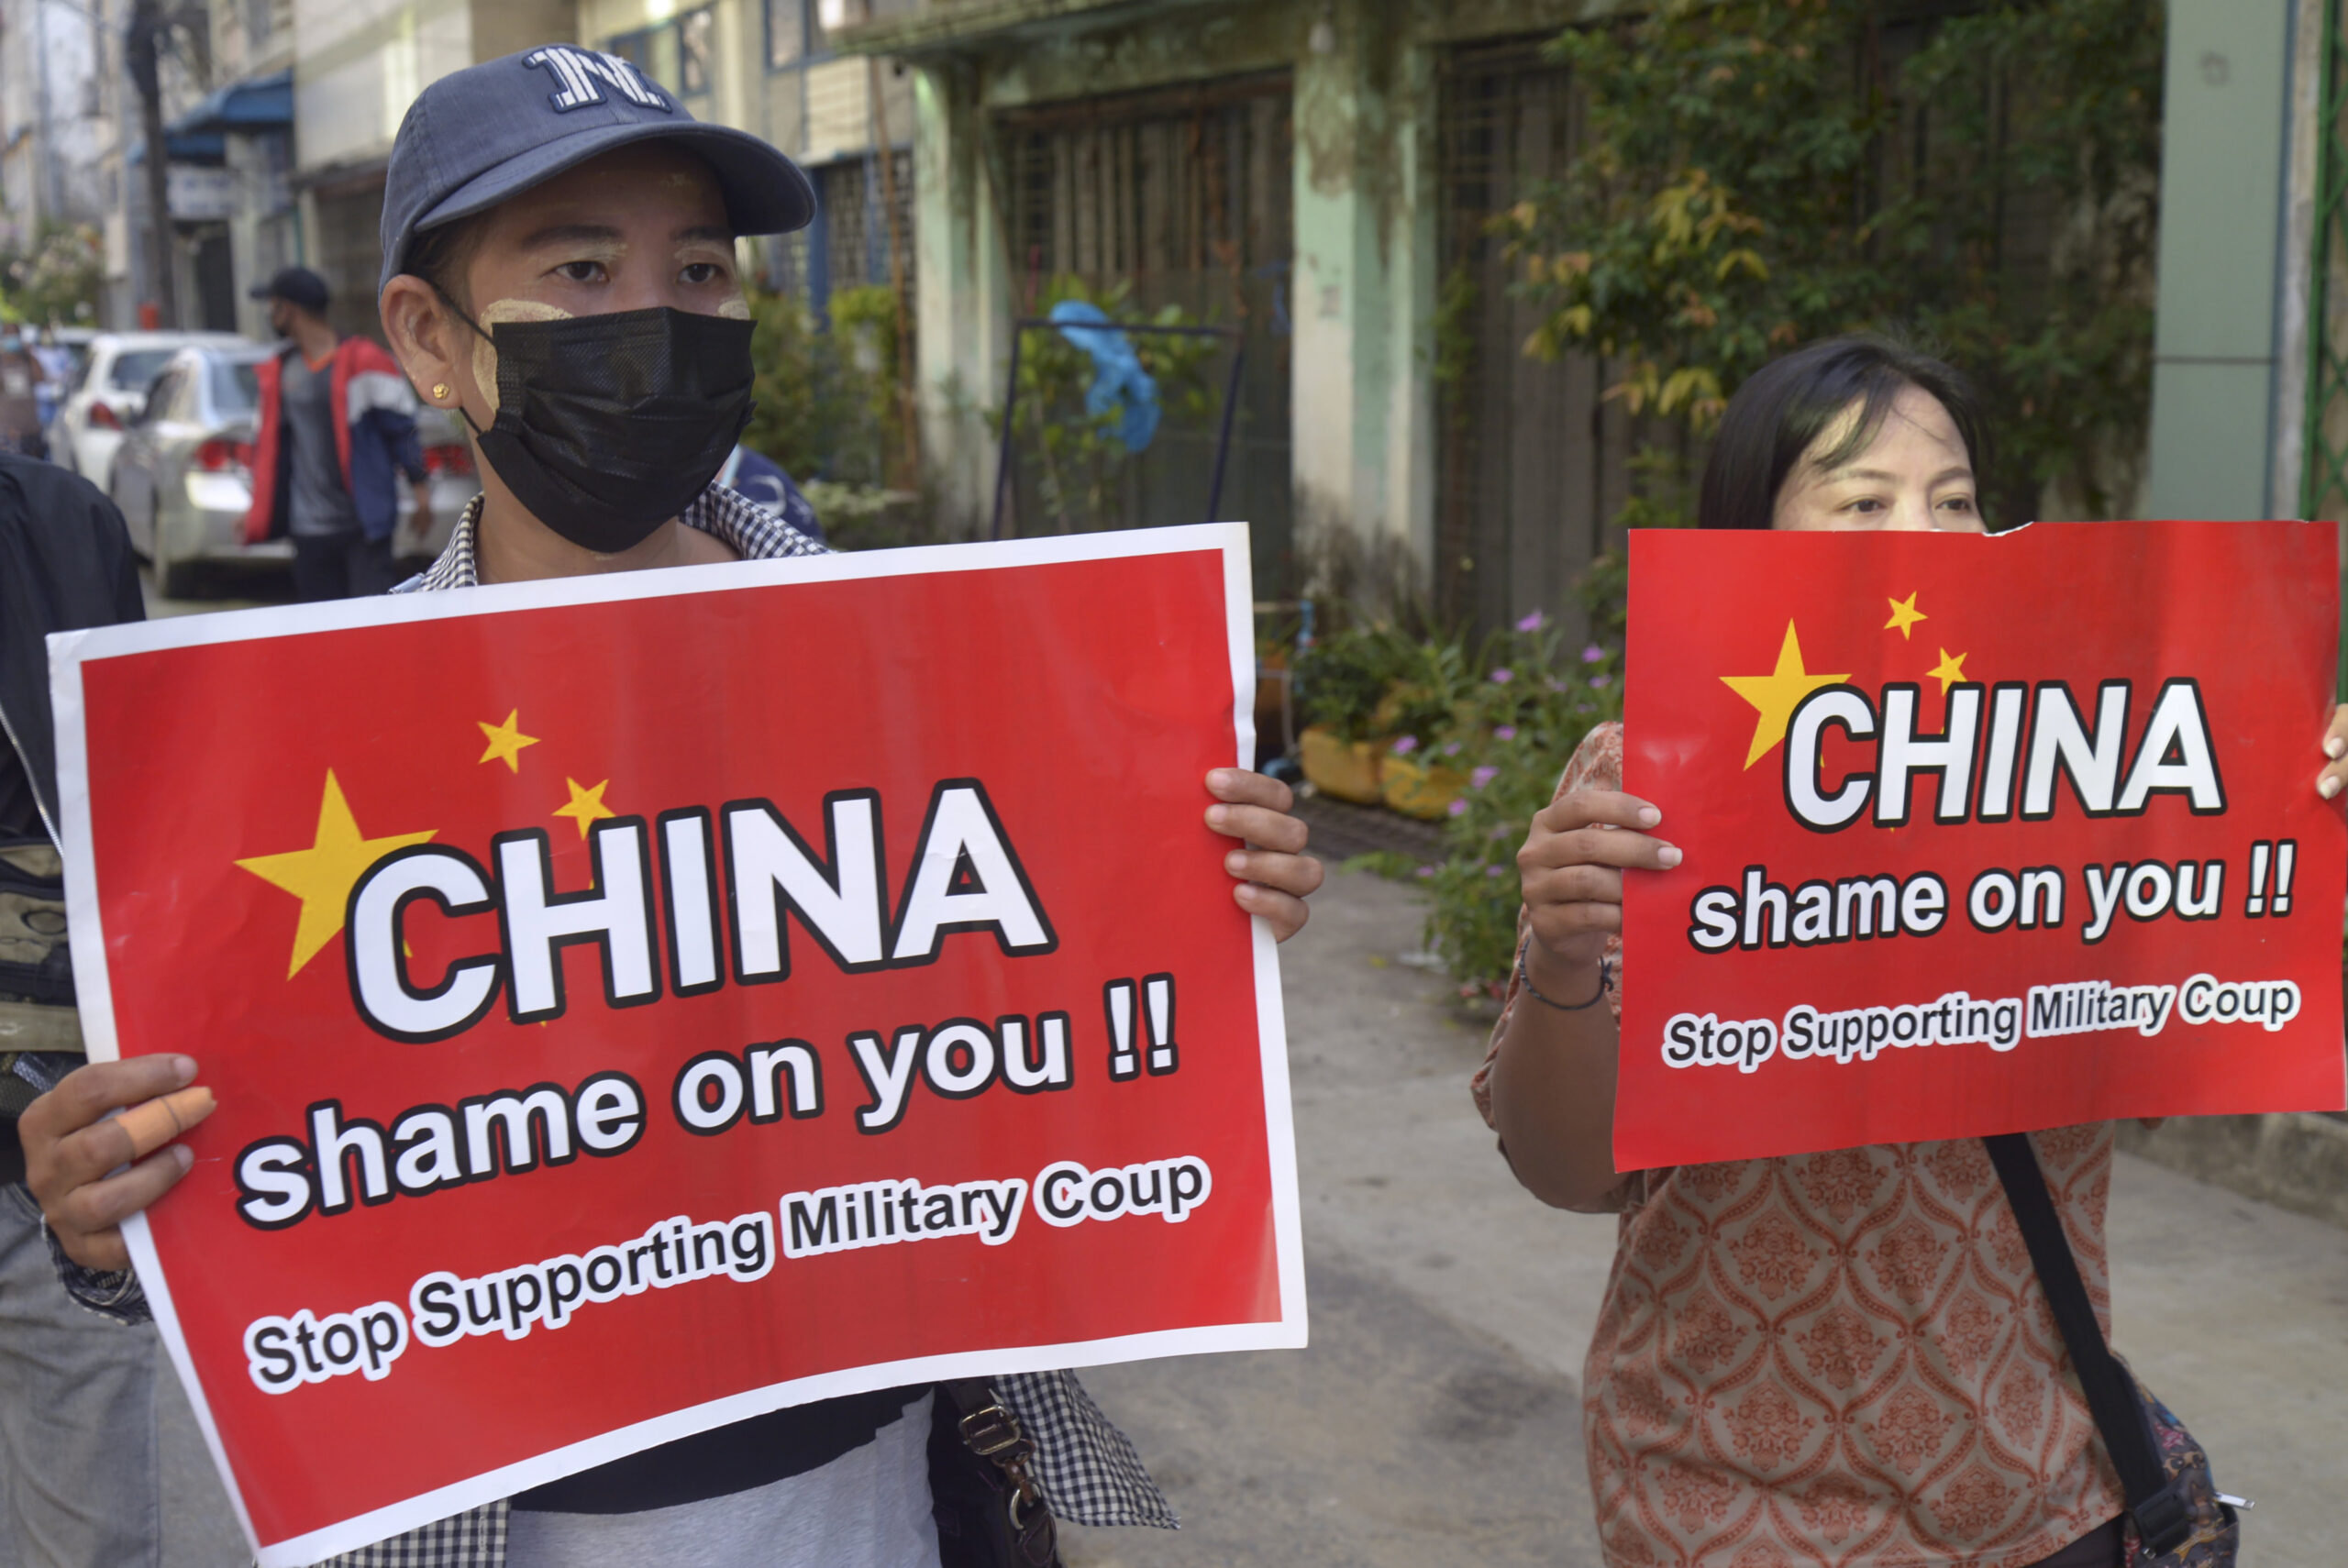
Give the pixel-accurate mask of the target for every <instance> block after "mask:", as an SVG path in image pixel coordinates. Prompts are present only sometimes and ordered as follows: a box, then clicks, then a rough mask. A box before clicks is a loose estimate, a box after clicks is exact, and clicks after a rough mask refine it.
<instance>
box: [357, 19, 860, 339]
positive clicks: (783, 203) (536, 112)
mask: <svg viewBox="0 0 2348 1568" xmlns="http://www.w3.org/2000/svg"><path fill="white" fill-rule="evenodd" d="M645 141H668V142H674V143H676V144H678V145H680V146H681V147H684V148H687V149H691V150H692V151H693V152H696V153H698V154H700V155H701V157H702V158H703V159H704V160H707V161H708V163H709V166H710V169H711V170H712V171H714V173H715V174H716V176H717V184H718V188H719V190H720V191H722V192H723V193H725V211H726V215H727V216H728V217H729V218H730V219H731V220H732V222H733V225H734V232H735V233H737V234H785V233H788V232H790V231H791V230H792V229H794V228H804V227H806V226H807V225H808V224H810V223H811V222H813V221H814V216H815V190H814V186H812V185H810V184H809V183H808V182H807V176H806V175H805V174H803V173H802V172H801V171H800V169H799V166H798V165H797V164H795V163H793V162H792V161H791V160H790V159H788V158H785V157H784V156H783V155H782V154H781V152H780V151H778V150H777V149H774V148H773V147H771V146H770V145H769V144H768V143H766V142H764V141H762V140H760V139H759V138H757V137H755V136H752V135H751V134H750V133H749V132H748V131H739V130H736V129H734V128H733V127H730V126H712V125H703V124H702V123H701V122H700V121H698V120H696V119H694V118H693V117H692V116H691V115H689V114H687V113H686V112H685V110H684V107H683V105H680V104H679V103H678V102H677V100H676V99H675V98H674V97H672V96H670V94H669V93H668V92H666V91H665V90H664V89H662V87H661V86H660V85H659V83H656V82H653V81H652V80H650V79H649V78H648V77H647V76H646V75H645V74H644V73H643V72H640V71H638V70H637V68H636V67H635V66H633V65H631V64H629V63H628V62H627V61H625V60H622V59H621V58H620V57H619V56H617V55H613V54H599V53H597V52H596V51H595V50H590V49H582V48H580V47H579V46H577V45H575V44H547V45H544V46H543V47H541V48H538V49H530V50H522V51H521V52H520V53H518V54H509V55H507V56H506V57H505V58H504V59H503V60H493V61H487V62H485V63H483V64H481V65H473V66H468V67H466V68H465V69H464V70H462V71H457V72H450V73H449V74H448V75H446V76H443V77H442V78H440V80H438V81H437V82H435V83H432V85H431V86H429V87H426V89H425V90H424V92H423V93H422V94H421V95H419V96H418V97H417V99H416V100H415V103H414V104H412V105H409V106H408V111H407V117H406V118H405V119H404V120H402V121H401V122H400V134H399V136H398V138H397V139H395V140H394V141H393V143H392V157H391V162H390V164H389V166H388V167H387V168H386V169H385V170H384V171H383V228H382V241H383V274H382V278H381V279H379V280H378V281H377V283H376V289H377V291H378V292H379V293H380V292H381V291H382V287H383V285H384V284H387V283H389V282H391V281H392V280H393V278H395V277H397V276H398V275H399V274H400V273H402V272H404V271H407V261H408V257H409V254H410V252H411V251H412V250H413V248H415V239H416V236H417V235H419V234H421V233H423V232H424V231H425V230H426V229H428V228H435V227H437V226H439V225H441V224H444V223H452V222H454V221H455V220H457V219H458V218H463V217H471V216H472V215H474V214H475V213H481V212H487V211H488V210H489V209H490V208H492V207H493V206H495V205H497V204H498V203H500V202H503V201H504V200H505V199H507V198H508V197H510V196H514V195H517V194H519V193H522V192H524V191H526V190H528V189H529V188H530V187H531V186H533V185H537V184H541V183H543V182H546V181H548V180H550V179H552V178H554V176H556V175H558V174H559V173H561V172H562V171H564V170H566V169H570V168H574V167H576V166H577V165H579V164H581V163H584V162H585V161H586V160H589V159H591V158H594V157H596V156H598V155H600V154H602V153H606V152H609V151H611V150H612V149H614V148H615V147H628V146H631V145H633V144H635V143H637V142H645Z"/></svg>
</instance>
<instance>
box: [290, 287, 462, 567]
mask: <svg viewBox="0 0 2348 1568" xmlns="http://www.w3.org/2000/svg"><path fill="white" fill-rule="evenodd" d="M252 297H253V298H255V299H257V300H267V301H268V302H269V326H270V330H271V331H272V332H275V333H276V334H277V335H278V336H279V337H282V338H284V339H285V340H286V343H285V347H284V348H282V349H280V350H279V351H278V352H277V354H276V355H275V356H274V357H272V358H271V359H264V360H262V361H261V362H260V366H259V368H258V371H257V374H258V376H259V379H260V388H259V392H260V396H259V402H260V430H259V431H258V432H256V434H255V436H254V439H253V500H252V506H251V507H250V509H249V510H248V511H247V512H246V513H245V542H246V543H247V544H251V545H257V544H260V542H261V541H262V540H264V539H276V538H283V537H288V536H290V537H291V538H292V539H293V541H294V596H295V597H296V598H298V599H301V600H303V601H305V602H309V601H314V600H320V599H350V598H356V597H358V596H359V595H360V594H367V593H382V592H383V591H386V590H388V589H389V588H390V587H391V586H392V585H393V583H394V582H397V581H398V580H399V572H398V569H396V568H395V567H393V564H392V530H393V527H394V526H395V525H397V524H398V522H399V513H400V501H399V487H398V483H397V480H396V477H395V476H396V475H398V474H401V473H404V474H406V475H407V478H408V483H409V485H410V487H411V488H412V489H413V490H414V491H415V525H416V531H417V533H418V534H423V533H426V532H428V531H429V529H430V525H431V513H430V510H429V505H430V503H429V501H428V497H429V495H430V493H431V486H430V484H429V483H428V482H427V480H426V474H425V469H424V449H423V447H422V446H421V445H420V444H419V443H418V441H417V439H416V433H415V397H414V396H413V394H411V393H410V392H409V391H408V385H407V381H406V378H405V377H404V376H402V375H401V374H400V369H399V366H398V365H397V364H395V363H393V359H392V357H391V356H390V355H389V354H386V353H384V352H383V350H382V348H381V347H380V346H378V345H377V344H375V343H373V342H371V341H370V340H369V339H367V338H364V337H341V336H340V335H339V334H338V333H337V332H336V331H335V329H334V328H333V327H332V326H328V325H327V299H328V297H329V296H328V294H327V281H326V280H325V279H324V278H321V277H319V276H318V275H317V274H316V272H313V271H310V270H309V269H308V268H306V267H287V268H284V269H282V270H281V271H279V272H278V274H277V275H276V276H275V277H273V278H271V279H270V281H269V282H266V283H259V284H256V285H254V287H253V290H252Z"/></svg>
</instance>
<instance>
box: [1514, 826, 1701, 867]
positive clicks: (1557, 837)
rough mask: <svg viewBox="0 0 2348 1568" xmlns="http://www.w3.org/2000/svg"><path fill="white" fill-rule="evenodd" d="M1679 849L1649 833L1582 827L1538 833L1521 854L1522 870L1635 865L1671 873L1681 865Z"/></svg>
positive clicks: (1519, 858) (1525, 843)
mask: <svg viewBox="0 0 2348 1568" xmlns="http://www.w3.org/2000/svg"><path fill="white" fill-rule="evenodd" d="M1679 861H1680V852H1679V846H1678V845H1674V844H1668V843H1666V842H1665V841H1664V840H1662V839H1659V838H1656V837H1654V836H1652V835H1651V834H1644V833H1629V832H1625V831H1623V829H1621V828H1611V827H1595V826H1593V827H1582V828H1576V829H1574V830H1573V831H1571V832H1570V833H1550V834H1544V833H1538V832H1536V833H1534V835H1533V836H1532V837H1530V838H1528V839H1526V840H1525V841H1524V847H1523V849H1521V850H1519V851H1517V856H1516V863H1517V866H1518V867H1519V868H1520V869H1522V870H1524V871H1526V872H1531V871H1534V870H1535V869H1538V868H1542V867H1565V866H1635V867H1640V868H1641V869H1644V870H1649V871H1668V870H1670V869H1671V868H1672V867H1675V866H1677V865H1678V864H1679Z"/></svg>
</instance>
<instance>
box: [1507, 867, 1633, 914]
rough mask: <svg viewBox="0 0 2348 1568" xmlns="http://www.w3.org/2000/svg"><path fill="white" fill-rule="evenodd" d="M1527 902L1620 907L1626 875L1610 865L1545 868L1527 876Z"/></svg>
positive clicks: (1525, 883) (1525, 880) (1534, 903)
mask: <svg viewBox="0 0 2348 1568" xmlns="http://www.w3.org/2000/svg"><path fill="white" fill-rule="evenodd" d="M1524 901H1525V902H1526V903H1527V904H1531V905H1534V906H1535V907H1538V906H1540V905H1543V904H1588V903H1598V904H1619V903H1621V902H1622V901H1623V873H1621V872H1620V871H1617V870H1616V869H1615V868H1614V867H1611V866H1565V867H1543V868H1542V869H1541V870H1538V871H1528V872H1526V873H1525V876H1524Z"/></svg>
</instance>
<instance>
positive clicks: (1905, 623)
mask: <svg viewBox="0 0 2348 1568" xmlns="http://www.w3.org/2000/svg"><path fill="white" fill-rule="evenodd" d="M1885 602H1886V603H1888V604H1889V605H1890V606H1891V619H1890V620H1888V621H1886V622H1885V623H1884V624H1883V629H1884V630H1885V631H1887V632H1893V631H1896V632H1898V633H1899V635H1900V639H1901V640H1902V641H1905V640H1906V639H1907V637H1908V635H1909V632H1910V630H1911V628H1913V627H1914V625H1915V624H1916V623H1917V622H1919V621H1929V620H1931V619H1932V617H1931V616H1930V615H1927V614H1925V613H1923V612H1922V610H1919V609H1917V608H1916V596H1915V595H1914V594H1913V593H1911V594H1910V595H1909V596H1908V597H1907V598H1905V599H1892V598H1889V597H1887V598H1886V599H1885Z"/></svg>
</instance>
